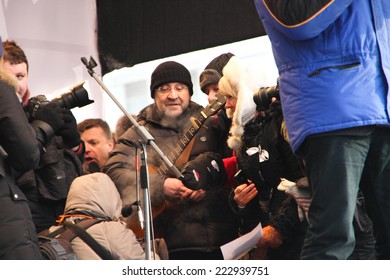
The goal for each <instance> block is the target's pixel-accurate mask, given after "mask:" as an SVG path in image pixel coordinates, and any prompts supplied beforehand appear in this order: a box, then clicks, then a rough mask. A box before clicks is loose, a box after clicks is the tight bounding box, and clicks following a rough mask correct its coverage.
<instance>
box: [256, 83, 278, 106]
mask: <svg viewBox="0 0 390 280" xmlns="http://www.w3.org/2000/svg"><path fill="white" fill-rule="evenodd" d="M274 97H275V98H279V86H277V85H276V86H272V87H261V88H259V90H258V91H257V92H256V93H255V94H254V95H253V101H254V102H255V103H256V106H257V108H258V109H259V110H265V109H268V108H269V106H270V105H271V103H272V98H274Z"/></svg>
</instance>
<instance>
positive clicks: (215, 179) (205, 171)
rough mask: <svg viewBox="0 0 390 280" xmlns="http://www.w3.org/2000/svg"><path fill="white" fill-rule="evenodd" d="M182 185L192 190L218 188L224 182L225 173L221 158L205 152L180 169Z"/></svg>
mask: <svg viewBox="0 0 390 280" xmlns="http://www.w3.org/2000/svg"><path fill="white" fill-rule="evenodd" d="M180 171H181V173H182V174H183V177H184V178H183V179H182V181H183V184H184V185H185V186H186V187H187V188H190V189H192V190H198V189H204V190H208V189H210V188H211V187H219V186H222V185H223V184H225V182H226V171H225V167H224V165H223V162H222V159H221V156H220V155H219V154H216V153H212V152H205V153H203V154H200V155H198V156H197V157H196V158H195V159H193V160H191V161H189V162H188V163H186V164H185V165H184V166H183V167H182V168H181V170H180Z"/></svg>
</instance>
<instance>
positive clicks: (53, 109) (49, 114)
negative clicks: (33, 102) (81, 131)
mask: <svg viewBox="0 0 390 280" xmlns="http://www.w3.org/2000/svg"><path fill="white" fill-rule="evenodd" d="M33 121H42V122H45V123H47V124H48V125H50V127H51V128H52V129H53V132H54V133H56V132H57V131H58V130H59V129H60V128H61V127H62V126H63V125H64V123H65V122H64V116H63V109H62V108H61V107H60V106H58V105H57V104H56V103H51V102H50V103H47V104H45V105H44V106H40V107H39V108H38V109H37V110H36V111H34V115H33ZM38 126H39V125H38Z"/></svg>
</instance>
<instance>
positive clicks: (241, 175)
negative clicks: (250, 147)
mask: <svg viewBox="0 0 390 280" xmlns="http://www.w3.org/2000/svg"><path fill="white" fill-rule="evenodd" d="M234 179H235V180H236V182H237V183H238V184H239V185H242V184H248V180H247V179H246V177H245V175H244V172H243V171H242V169H240V170H238V171H237V173H236V174H234Z"/></svg>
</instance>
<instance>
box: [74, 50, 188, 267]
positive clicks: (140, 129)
mask: <svg viewBox="0 0 390 280" xmlns="http://www.w3.org/2000/svg"><path fill="white" fill-rule="evenodd" d="M81 61H82V62H83V64H84V65H85V66H86V68H87V69H88V73H89V74H90V75H91V77H92V78H94V79H95V80H96V82H97V83H98V84H99V85H100V86H101V87H102V88H103V89H104V91H105V92H106V93H107V94H108V95H109V96H110V97H111V99H112V100H113V101H114V102H115V104H116V105H117V106H118V107H119V109H121V111H122V112H123V113H124V114H125V115H126V117H127V118H128V119H129V120H130V121H131V123H132V124H133V126H134V128H135V131H136V132H137V133H138V135H139V136H140V137H141V139H142V140H143V141H142V142H141V143H142V147H143V151H142V153H141V157H142V160H141V161H142V164H143V165H142V169H141V187H142V188H143V189H144V207H145V211H144V212H145V237H146V238H145V245H146V246H145V247H146V250H145V251H146V259H147V260H149V259H150V243H151V242H152V243H153V245H154V240H151V239H150V238H151V229H150V228H151V227H152V226H153V224H152V221H151V217H153V216H152V215H151V211H152V210H151V207H150V193H149V175H148V174H149V173H148V168H147V163H146V162H147V157H146V149H145V147H144V145H150V146H152V147H153V149H154V150H155V151H156V152H157V154H158V155H159V156H160V157H161V159H162V160H163V161H164V162H165V163H166V164H167V166H168V168H169V169H170V170H171V172H172V173H173V174H174V175H175V177H176V178H183V175H182V174H181V173H180V171H179V170H178V169H177V167H176V166H175V165H173V163H172V162H171V161H170V160H169V159H168V157H167V156H165V155H164V153H163V152H162V151H161V149H160V148H159V147H158V146H157V144H156V143H155V142H154V138H153V136H152V135H151V134H150V133H149V131H147V130H146V128H145V127H144V126H141V125H139V124H138V123H137V121H136V120H135V119H134V118H133V116H131V115H130V114H129V113H128V112H127V111H126V110H125V108H124V107H123V106H122V105H121V104H120V103H119V101H118V100H117V99H116V98H115V96H114V95H113V94H112V93H111V92H110V90H109V89H108V88H107V87H106V86H105V85H104V84H103V82H102V81H101V80H100V78H99V77H98V76H97V75H96V73H95V71H94V70H93V68H95V67H96V66H97V63H96V61H95V60H94V59H93V58H92V57H90V60H89V61H88V60H87V59H86V58H85V57H82V58H81ZM136 156H137V155H136ZM142 175H144V177H143V178H142ZM153 238H154V237H153Z"/></svg>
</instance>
